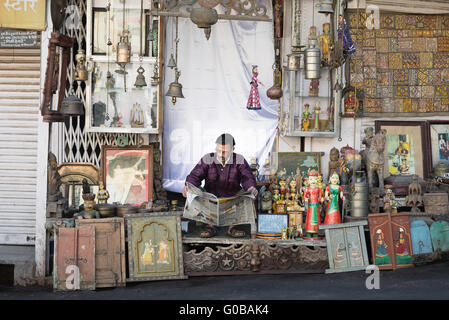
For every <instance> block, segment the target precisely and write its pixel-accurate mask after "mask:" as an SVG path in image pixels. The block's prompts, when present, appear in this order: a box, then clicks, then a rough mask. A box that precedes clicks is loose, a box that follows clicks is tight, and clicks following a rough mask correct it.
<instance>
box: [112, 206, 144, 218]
mask: <svg viewBox="0 0 449 320" xmlns="http://www.w3.org/2000/svg"><path fill="white" fill-rule="evenodd" d="M138 209H139V208H138V207H137V206H135V205H132V204H122V205H118V206H117V216H118V217H124V215H125V214H133V213H137V210H138Z"/></svg>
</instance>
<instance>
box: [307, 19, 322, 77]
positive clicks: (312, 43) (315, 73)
mask: <svg viewBox="0 0 449 320" xmlns="http://www.w3.org/2000/svg"><path fill="white" fill-rule="evenodd" d="M320 67H321V52H320V49H319V48H318V39H317V37H316V27H314V26H312V27H310V35H309V41H308V47H307V49H306V50H304V68H305V78H306V79H319V78H321V74H320Z"/></svg>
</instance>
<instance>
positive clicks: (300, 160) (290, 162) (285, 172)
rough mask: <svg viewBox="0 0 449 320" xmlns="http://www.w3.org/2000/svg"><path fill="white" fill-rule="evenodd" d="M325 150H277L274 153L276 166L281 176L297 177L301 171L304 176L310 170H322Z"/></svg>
mask: <svg viewBox="0 0 449 320" xmlns="http://www.w3.org/2000/svg"><path fill="white" fill-rule="evenodd" d="M323 155H324V152H277V153H274V154H273V157H274V168H277V173H278V176H279V177H283V178H286V179H288V178H291V179H295V178H296V176H297V174H298V173H299V172H300V173H301V174H302V176H303V177H305V176H307V173H308V171H309V170H312V169H315V170H317V171H318V172H321V156H323Z"/></svg>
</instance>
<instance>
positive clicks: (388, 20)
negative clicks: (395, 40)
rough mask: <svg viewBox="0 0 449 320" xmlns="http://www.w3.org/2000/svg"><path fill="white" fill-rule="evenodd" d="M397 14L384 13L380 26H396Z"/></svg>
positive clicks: (384, 27)
mask: <svg viewBox="0 0 449 320" xmlns="http://www.w3.org/2000/svg"><path fill="white" fill-rule="evenodd" d="M394 20H395V16H394V15H392V14H382V15H381V17H380V27H381V28H382V29H393V28H394Z"/></svg>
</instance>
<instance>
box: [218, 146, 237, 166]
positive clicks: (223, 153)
mask: <svg viewBox="0 0 449 320" xmlns="http://www.w3.org/2000/svg"><path fill="white" fill-rule="evenodd" d="M215 150H216V152H217V157H218V159H219V160H220V161H221V162H223V163H224V162H225V161H226V159H228V158H229V156H230V155H231V154H232V152H233V151H234V148H233V147H231V145H230V144H226V145H222V144H217V148H216V149H215Z"/></svg>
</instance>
